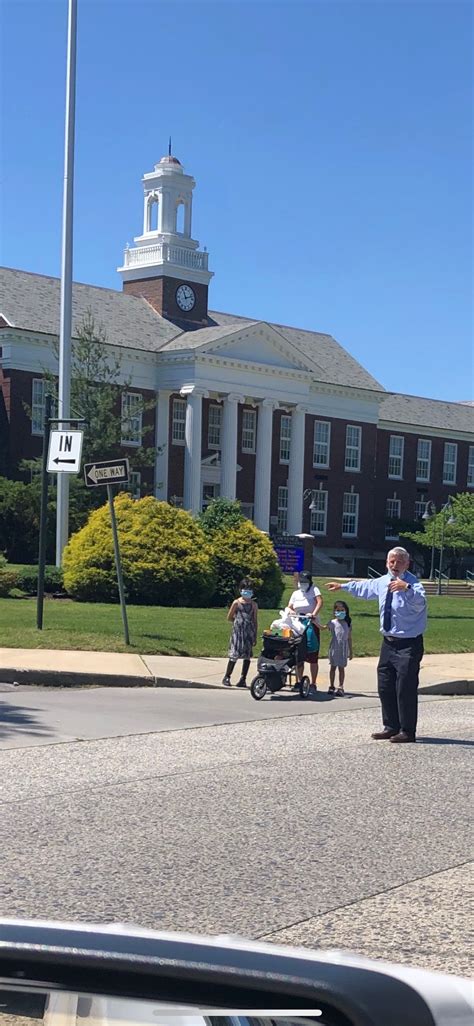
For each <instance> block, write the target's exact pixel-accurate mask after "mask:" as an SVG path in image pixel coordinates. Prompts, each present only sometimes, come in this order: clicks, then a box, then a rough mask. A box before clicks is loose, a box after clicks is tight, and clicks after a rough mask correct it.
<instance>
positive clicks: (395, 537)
mask: <svg viewBox="0 0 474 1026" xmlns="http://www.w3.org/2000/svg"><path fill="white" fill-rule="evenodd" d="M389 502H396V503H397V509H398V513H396V514H395V515H394V516H391V515H390V514H389V513H388V510H387V506H388V504H389ZM401 511H402V503H401V499H395V498H393V497H389V498H388V499H386V501H385V518H386V521H387V520H400V517H401ZM390 532H392V533H390ZM393 532H395V533H393ZM399 538H400V533H399V532H398V531H396V530H395V528H393V527H390V525H389V524H387V522H386V523H385V541H398V540H399Z"/></svg>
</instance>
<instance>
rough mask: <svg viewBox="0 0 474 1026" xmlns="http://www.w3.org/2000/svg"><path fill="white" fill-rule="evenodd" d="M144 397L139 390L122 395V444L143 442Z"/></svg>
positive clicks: (139, 443)
mask: <svg viewBox="0 0 474 1026" xmlns="http://www.w3.org/2000/svg"><path fill="white" fill-rule="evenodd" d="M142 408H143V399H142V396H141V395H140V393H139V392H124V394H123V395H122V445H141V444H142Z"/></svg>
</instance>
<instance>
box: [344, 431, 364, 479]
mask: <svg viewBox="0 0 474 1026" xmlns="http://www.w3.org/2000/svg"><path fill="white" fill-rule="evenodd" d="M349 429H351V430H353V431H357V432H358V434H359V445H358V449H357V456H358V462H357V467H348V466H347V448H348V441H347V436H348V432H349ZM350 449H351V450H352V449H355V445H351V446H350ZM361 462H362V428H361V426H360V424H346V445H345V450H344V470H345V471H346V473H347V474H360V466H361Z"/></svg>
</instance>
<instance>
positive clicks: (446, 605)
mask: <svg viewBox="0 0 474 1026" xmlns="http://www.w3.org/2000/svg"><path fill="white" fill-rule="evenodd" d="M288 583H289V582H287V584H288ZM318 583H319V584H322V588H321V591H322V593H323V596H324V600H325V605H324V610H323V619H324V616H325V615H326V616H327V618H328V619H329V616H330V613H331V610H332V606H333V601H334V598H336V596H335V595H331V593H330V592H328V591H326V589H325V587H324V583H323V582H321V581H318ZM288 593H289V587H287V589H286V592H285V596H284V598H283V603H282V604H284V603H285V601H286V598H287V595H288ZM349 605H350V609H351V614H352V617H353V637H354V655H355V656H369V655H376V654H377V653H378V650H379V644H380V643H379V630H378V611H377V606H376V603H375V602H362V601H361V600H358V599H353V598H351V599H350V600H349ZM428 609H429V626H428V630H427V632H426V637H425V647H426V650H427V652H470V651H472V650H473V649H474V634H473V624H472V620H473V614H474V602H473V600H472V599H469V598H467V599H462V598H459V599H458V598H446V597H441V598H437V597H432V598H431V597H430V598H429V599H428ZM277 615H278V610H273V611H272V610H268V609H265V610H261V611H260V616H259V626H260V630H261V631H262V630H263V629H264V628H265V627H268V626H269V625H270V623H271V621H272V619H274V618H275V617H276V616H277ZM128 619H129V627H130V639H131V641H132V645H131V646H130V648H128V649H127V647H126V646H125V644H124V641H123V633H122V622H121V617H120V607H119V606H118V605H109V604H99V603H97V604H96V603H86V602H80V603H79V602H72V601H70V600H55V599H50V598H48V599H46V601H45V608H44V628H43V631H38V630H36V627H35V623H36V600H35V599H31V598H8V599H0V646H2V647H6V648H58V649H61V648H63V649H68V648H69V649H85V650H91V651H94V650H95V651H110V652H125V651H135V652H143V653H147V652H148V653H156V654H158V653H163V654H174V655H178V656H179V655H190V656H225V655H226V653H227V646H228V639H229V631H230V625H229V624H228V623H227V622H226V611H225V610H224V609H169V608H167V607H158V606H129V607H128ZM327 647H328V635H327V633H326V632H324V631H323V632H322V655H323V656H324V655H326V652H327Z"/></svg>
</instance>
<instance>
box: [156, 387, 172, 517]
mask: <svg viewBox="0 0 474 1026" xmlns="http://www.w3.org/2000/svg"><path fill="white" fill-rule="evenodd" d="M170 395H171V392H168V391H165V390H164V389H161V388H160V391H159V392H157V393H156V409H155V446H156V447H157V449H158V450H159V451H158V452H157V454H156V457H155V497H156V498H157V499H161V500H162V501H163V502H166V501H167V499H168V461H169V424H170Z"/></svg>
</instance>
